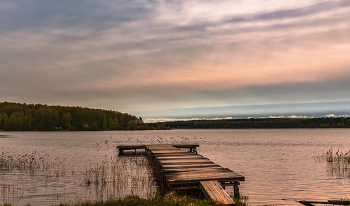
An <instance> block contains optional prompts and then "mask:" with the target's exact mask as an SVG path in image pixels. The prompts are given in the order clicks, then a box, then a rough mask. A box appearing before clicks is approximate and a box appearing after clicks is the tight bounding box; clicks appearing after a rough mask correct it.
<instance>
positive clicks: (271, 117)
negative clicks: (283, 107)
mask: <svg viewBox="0 0 350 206" xmlns="http://www.w3.org/2000/svg"><path fill="white" fill-rule="evenodd" d="M269 118H284V116H269Z"/></svg>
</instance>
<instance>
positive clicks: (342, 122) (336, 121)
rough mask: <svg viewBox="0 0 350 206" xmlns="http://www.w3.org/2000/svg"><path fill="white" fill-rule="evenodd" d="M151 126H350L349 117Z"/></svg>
mask: <svg viewBox="0 0 350 206" xmlns="http://www.w3.org/2000/svg"><path fill="white" fill-rule="evenodd" d="M148 125H149V126H150V127H151V126H152V127H160V126H161V127H168V128H171V129H205V128H213V129H215V128H217V129H220V128H222V129H224V128H237V129H239V128H242V129H245V128H246V129H248V128H349V127H350V118H349V117H337V118H332V117H329V118H324V117H322V118H257V119H254V118H250V119H229V120H192V121H175V122H163V123H149V124H148Z"/></svg>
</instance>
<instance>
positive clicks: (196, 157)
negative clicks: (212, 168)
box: [157, 155, 208, 160]
mask: <svg viewBox="0 0 350 206" xmlns="http://www.w3.org/2000/svg"><path fill="white" fill-rule="evenodd" d="M157 159H158V160H176V159H206V160H207V159H208V158H205V157H203V156H201V155H182V156H160V157H158V158H157Z"/></svg>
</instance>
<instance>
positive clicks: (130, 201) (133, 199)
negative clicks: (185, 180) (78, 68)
mask: <svg viewBox="0 0 350 206" xmlns="http://www.w3.org/2000/svg"><path fill="white" fill-rule="evenodd" d="M234 200H235V202H236V204H237V205H238V206H247V203H245V201H244V200H243V201H242V200H239V199H234ZM114 205H118V206H129V205H130V206H131V205H152V206H156V205H169V206H207V205H215V202H214V201H213V200H200V199H195V198H190V197H188V196H178V195H176V194H175V193H169V194H167V195H165V196H164V197H156V198H153V197H150V198H141V197H139V196H138V195H128V196H125V197H124V198H120V199H117V200H109V201H97V202H89V201H88V202H79V203H75V204H64V203H61V204H59V205H58V206H114ZM0 206H13V205H12V204H9V203H5V204H3V205H0ZM24 206H34V205H31V204H26V205H24ZM51 206H53V205H51Z"/></svg>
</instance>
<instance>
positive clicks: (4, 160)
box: [0, 151, 65, 204]
mask: <svg viewBox="0 0 350 206" xmlns="http://www.w3.org/2000/svg"><path fill="white" fill-rule="evenodd" d="M0 172H1V175H0V201H1V203H2V204H5V203H13V204H14V203H18V202H19V201H20V200H21V199H22V197H23V194H24V189H23V181H22V176H23V175H24V174H25V173H29V174H30V175H36V174H41V175H44V176H45V177H46V178H53V177H62V176H63V175H64V173H65V163H64V160H62V161H60V160H59V159H58V158H55V159H52V158H51V157H50V155H39V154H37V152H36V151H34V152H32V153H29V154H10V153H9V152H6V151H2V152H1V154H0Z"/></svg>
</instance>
